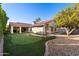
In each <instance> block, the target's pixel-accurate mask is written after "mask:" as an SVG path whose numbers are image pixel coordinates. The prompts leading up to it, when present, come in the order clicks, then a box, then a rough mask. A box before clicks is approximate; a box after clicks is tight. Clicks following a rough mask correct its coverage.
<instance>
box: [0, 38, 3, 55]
mask: <svg viewBox="0 0 79 59" xmlns="http://www.w3.org/2000/svg"><path fill="white" fill-rule="evenodd" d="M0 56H3V38H0Z"/></svg>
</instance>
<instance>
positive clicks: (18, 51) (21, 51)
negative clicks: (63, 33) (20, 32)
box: [4, 35, 55, 56]
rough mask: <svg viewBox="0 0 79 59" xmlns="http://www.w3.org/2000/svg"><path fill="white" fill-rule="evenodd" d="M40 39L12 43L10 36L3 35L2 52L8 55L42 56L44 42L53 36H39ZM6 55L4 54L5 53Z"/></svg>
mask: <svg viewBox="0 0 79 59" xmlns="http://www.w3.org/2000/svg"><path fill="white" fill-rule="evenodd" d="M41 38H42V39H41V40H38V41H36V42H31V43H28V44H27V43H26V44H14V43H13V42H12V41H11V39H12V37H11V36H9V35H7V36H5V44H4V52H5V53H8V54H7V55H8V56H43V55H44V51H45V42H46V41H47V40H50V39H54V38H55V37H47V40H44V37H41ZM5 56H6V55H5Z"/></svg>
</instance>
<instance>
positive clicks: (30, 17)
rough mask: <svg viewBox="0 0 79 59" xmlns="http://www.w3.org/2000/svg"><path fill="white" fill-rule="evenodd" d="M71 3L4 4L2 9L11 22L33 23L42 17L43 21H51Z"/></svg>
mask: <svg viewBox="0 0 79 59" xmlns="http://www.w3.org/2000/svg"><path fill="white" fill-rule="evenodd" d="M71 5H72V4H69V3H4V4H2V8H3V9H4V10H5V11H6V13H7V16H8V17H9V20H8V23H9V22H23V23H33V21H34V20H35V19H36V18H38V17H40V18H41V20H50V19H53V17H54V16H55V15H56V14H57V13H58V12H59V11H61V10H63V9H64V8H66V7H68V6H71Z"/></svg>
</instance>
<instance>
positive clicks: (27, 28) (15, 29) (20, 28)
mask: <svg viewBox="0 0 79 59" xmlns="http://www.w3.org/2000/svg"><path fill="white" fill-rule="evenodd" d="M9 30H10V33H11V34H13V33H23V32H31V24H27V23H19V22H16V23H14V22H10V24H9Z"/></svg>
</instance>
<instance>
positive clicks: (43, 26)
mask: <svg viewBox="0 0 79 59" xmlns="http://www.w3.org/2000/svg"><path fill="white" fill-rule="evenodd" d="M45 29H46V27H45V26H43V32H44V34H45Z"/></svg>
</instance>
